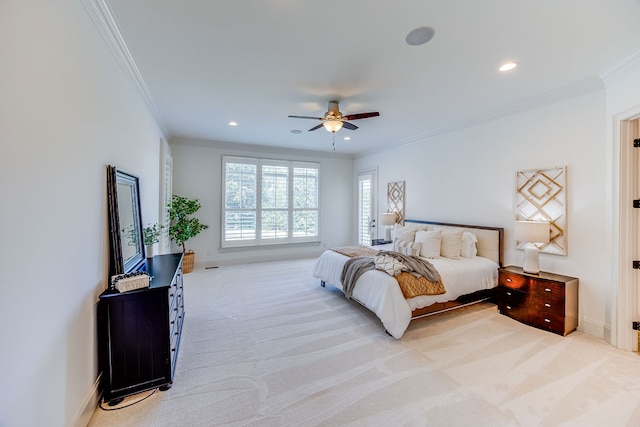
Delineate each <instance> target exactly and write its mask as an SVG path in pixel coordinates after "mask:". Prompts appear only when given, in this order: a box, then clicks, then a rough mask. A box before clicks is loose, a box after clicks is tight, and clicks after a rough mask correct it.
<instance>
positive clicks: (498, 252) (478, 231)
mask: <svg viewBox="0 0 640 427" xmlns="http://www.w3.org/2000/svg"><path fill="white" fill-rule="evenodd" d="M406 223H413V224H429V225H435V226H437V227H438V228H442V229H461V228H462V229H470V230H471V231H473V233H474V234H475V235H476V237H477V238H478V242H477V243H476V247H477V248H478V256H481V257H484V258H489V259H491V260H493V261H495V262H497V263H498V265H500V267H502V266H503V265H502V262H503V255H504V228H501V227H488V226H482V225H467V224H451V223H446V222H435V221H420V220H414V219H407V220H405V224H406ZM494 292H495V288H494V289H487V290H484V291H478V292H474V293H472V294H468V295H461V296H460V297H458V298H457V299H455V300H453V301H447V302H438V303H435V304H432V305H430V306H427V307H422V308H418V309H415V310H413V311H412V312H411V320H414V319H419V318H421V317H426V316H430V315H433V314H438V313H442V312H445V311H449V310H454V309H456V308H461V307H466V306H468V305H471V304H477V303H479V302H482V301H487V300H489V299H492V298H493V295H494Z"/></svg>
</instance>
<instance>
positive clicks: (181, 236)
mask: <svg viewBox="0 0 640 427" xmlns="http://www.w3.org/2000/svg"><path fill="white" fill-rule="evenodd" d="M201 207H202V205H201V204H200V201H199V200H198V199H189V198H186V197H182V196H178V195H175V194H174V195H173V196H172V197H171V205H169V219H170V220H171V224H170V225H169V238H171V240H173V241H174V242H175V243H176V245H178V246H182V252H183V253H184V257H183V258H182V272H183V273H185V274H187V273H191V272H192V271H193V266H194V260H195V253H194V252H193V251H192V250H189V251H187V250H186V247H185V242H186V241H187V240H189V239H190V238H192V237H194V236H197V235H198V234H200V232H201V231H202V230H206V229H207V228H209V226H208V225H205V224H202V223H200V220H199V219H198V218H195V217H193V216H192V215H193V214H195V213H196V212H197V211H198V210H199V209H200V208H201Z"/></svg>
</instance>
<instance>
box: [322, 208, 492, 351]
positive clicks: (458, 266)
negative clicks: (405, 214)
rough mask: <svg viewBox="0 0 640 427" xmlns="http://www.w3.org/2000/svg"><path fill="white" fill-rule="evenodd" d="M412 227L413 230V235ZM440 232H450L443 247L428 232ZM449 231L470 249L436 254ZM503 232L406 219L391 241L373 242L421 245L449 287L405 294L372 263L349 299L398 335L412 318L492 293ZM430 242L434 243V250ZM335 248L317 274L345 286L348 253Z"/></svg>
mask: <svg viewBox="0 0 640 427" xmlns="http://www.w3.org/2000/svg"><path fill="white" fill-rule="evenodd" d="M413 229H415V232H414V237H413V238H412V237H411V231H412V230H413ZM438 230H439V231H438ZM438 233H441V236H443V237H444V236H446V239H443V240H441V242H442V247H440V246H438V247H437V248H436V249H434V243H433V241H430V242H431V243H429V242H428V241H426V240H425V238H426V236H429V235H433V234H438ZM451 235H454V236H456V238H457V236H458V235H464V236H465V238H466V239H467V238H468V239H467V243H465V245H466V246H465V248H466V249H467V251H466V253H464V250H465V249H463V254H464V255H465V256H462V255H459V256H453V255H455V254H453V255H452V254H451V253H444V252H443V254H444V255H447V256H437V255H435V254H434V253H433V251H434V250H436V251H437V250H442V251H444V250H445V243H444V242H445V240H446V241H448V242H451ZM503 235H504V230H503V229H502V228H498V227H486V226H479V225H465V224H450V223H441V222H432V221H419V220H406V221H405V225H404V227H398V228H397V230H396V236H397V237H396V239H394V242H393V243H389V244H386V245H379V246H374V247H372V248H373V249H376V250H381V251H395V250H398V247H399V246H402V242H405V243H408V244H409V246H411V245H412V244H413V245H415V246H416V247H418V248H420V249H419V250H420V253H418V254H417V255H418V256H419V257H420V258H426V259H427V260H428V261H429V262H431V263H432V264H433V266H434V267H435V268H436V269H437V271H438V273H439V274H440V276H441V278H442V284H443V285H444V288H445V290H446V292H445V293H443V294H439V295H420V296H415V297H412V298H405V296H404V295H403V293H402V291H401V290H400V287H399V285H398V281H397V280H396V279H395V278H394V277H393V276H391V275H389V274H387V273H386V272H384V271H381V270H377V269H373V270H370V271H366V272H365V273H363V274H362V275H361V276H360V277H359V278H358V279H357V280H356V281H355V285H354V286H353V289H352V295H351V299H353V300H355V301H356V302H358V303H360V304H361V305H363V306H364V307H366V308H367V309H369V310H370V311H372V312H373V313H375V314H376V315H377V316H378V318H379V319H380V320H381V322H382V324H383V326H384V327H385V329H386V331H387V333H389V335H391V336H393V337H394V338H397V339H399V338H401V337H402V335H403V334H404V332H405V330H406V329H407V327H408V326H409V323H410V322H411V321H412V320H414V319H418V318H421V317H425V316H428V315H431V314H436V313H440V312H443V311H448V310H452V309H455V308H459V307H463V306H466V305H469V304H473V303H476V302H480V301H484V300H487V299H488V298H491V296H492V291H493V289H494V288H495V287H496V286H497V284H498V268H499V267H501V266H502V257H503ZM471 236H473V237H471ZM402 238H404V240H402ZM471 238H473V239H474V241H473V245H472V246H469V239H471ZM411 239H413V243H411V241H412V240H411ZM399 243H400V245H399ZM437 245H440V243H437ZM427 247H430V248H431V249H430V250H431V252H429V251H428V250H427ZM447 248H448V249H447V251H448V250H449V249H450V247H449V246H448V244H447ZM336 250H338V249H336ZM336 250H333V249H330V250H327V251H325V252H323V253H322V255H321V256H320V257H319V258H318V259H317V260H316V262H315V264H314V267H313V276H314V277H316V278H318V279H320V281H321V282H320V283H321V285H322V286H323V287H324V286H326V284H329V285H332V286H335V287H336V288H338V289H340V290H342V291H343V292H344V289H343V285H342V283H341V275H342V271H343V268H344V266H345V264H346V263H347V261H349V259H350V257H349V256H347V255H343V254H342V253H339V252H336ZM469 251H472V252H469ZM414 254H415V253H414ZM425 255H429V257H428V258H427V257H425Z"/></svg>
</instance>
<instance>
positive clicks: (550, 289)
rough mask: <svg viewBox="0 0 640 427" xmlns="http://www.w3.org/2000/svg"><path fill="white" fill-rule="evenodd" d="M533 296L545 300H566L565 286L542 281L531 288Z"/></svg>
mask: <svg viewBox="0 0 640 427" xmlns="http://www.w3.org/2000/svg"><path fill="white" fill-rule="evenodd" d="M529 291H530V292H531V295H533V296H535V297H536V298H543V299H553V300H555V299H558V298H560V299H564V285H563V284H562V283H558V282H551V281H546V280H545V281H543V280H540V281H538V282H537V283H535V286H531V287H530V288H529Z"/></svg>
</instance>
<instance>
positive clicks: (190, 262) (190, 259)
mask: <svg viewBox="0 0 640 427" xmlns="http://www.w3.org/2000/svg"><path fill="white" fill-rule="evenodd" d="M195 260H196V253H195V252H194V251H191V250H190V251H187V252H185V253H184V256H183V257H182V273H184V274H189V273H191V272H192V271H193V267H194V265H195Z"/></svg>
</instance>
